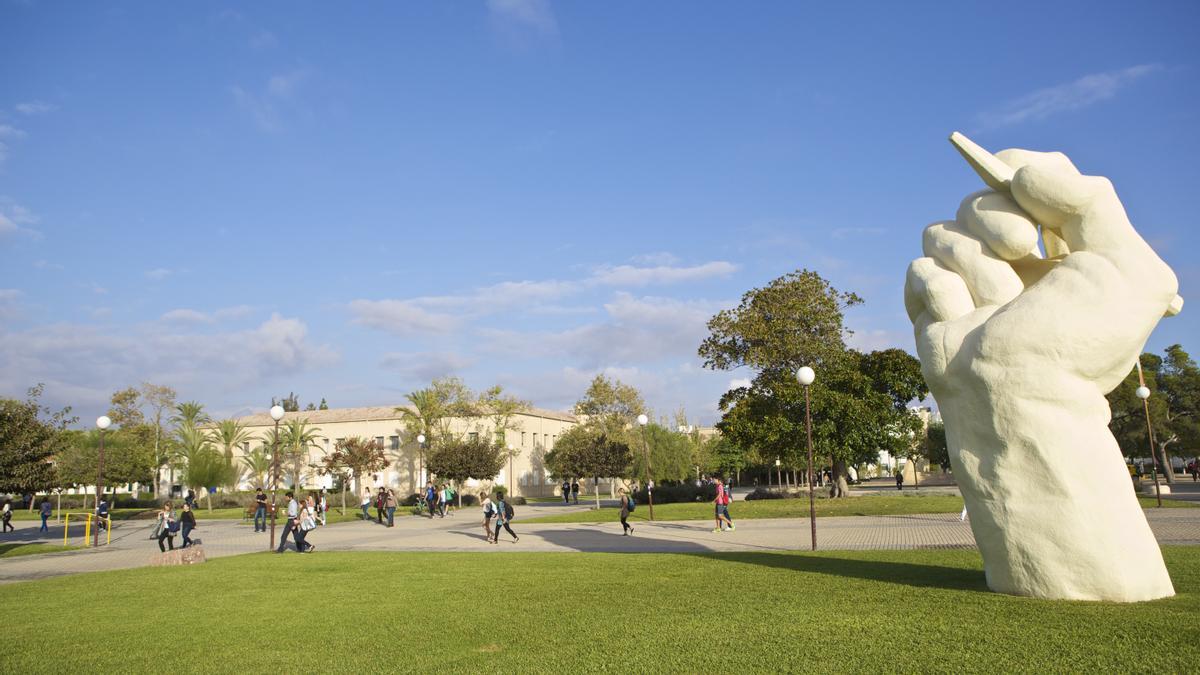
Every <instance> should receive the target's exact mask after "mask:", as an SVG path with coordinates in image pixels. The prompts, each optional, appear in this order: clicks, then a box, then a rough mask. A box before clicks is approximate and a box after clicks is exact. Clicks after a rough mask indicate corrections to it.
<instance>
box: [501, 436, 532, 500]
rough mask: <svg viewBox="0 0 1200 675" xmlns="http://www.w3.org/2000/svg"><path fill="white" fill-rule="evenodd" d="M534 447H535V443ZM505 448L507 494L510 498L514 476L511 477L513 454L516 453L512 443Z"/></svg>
mask: <svg viewBox="0 0 1200 675" xmlns="http://www.w3.org/2000/svg"><path fill="white" fill-rule="evenodd" d="M534 445H536V443H535V444H534ZM507 447H508V494H509V496H511V495H512V494H513V478H514V476H513V454H514V453H515V452H516V448H514V447H513V446H512V443H509V444H508V446H507Z"/></svg>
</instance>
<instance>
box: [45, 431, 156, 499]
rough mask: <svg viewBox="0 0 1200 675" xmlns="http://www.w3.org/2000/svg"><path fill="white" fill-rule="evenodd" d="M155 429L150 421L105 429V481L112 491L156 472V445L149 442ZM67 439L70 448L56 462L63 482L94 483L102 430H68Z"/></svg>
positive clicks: (75, 483) (98, 463) (146, 480)
mask: <svg viewBox="0 0 1200 675" xmlns="http://www.w3.org/2000/svg"><path fill="white" fill-rule="evenodd" d="M152 433H153V431H152V430H151V429H150V427H149V426H148V425H141V426H139V427H127V428H125V429H119V430H117V431H109V432H105V434H104V483H105V485H106V486H107V487H108V488H109V489H110V490H111V491H113V492H115V491H116V488H117V486H118V485H123V484H126V483H145V482H148V481H149V480H150V479H151V477H152V476H153V475H154V454H153V446H151V445H150V443H149V442H148V441H149V440H150V438H151V434H152ZM67 439H68V440H67V448H66V449H65V451H64V452H62V453H61V454H60V455H59V457H58V460H57V462H56V464H57V466H58V473H59V477H60V480H61V481H62V485H64V486H65V485H93V484H95V482H96V478H97V470H98V468H99V465H100V431H99V430H97V429H91V430H88V431H69V432H67ZM85 497H86V495H85Z"/></svg>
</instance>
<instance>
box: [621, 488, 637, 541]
mask: <svg viewBox="0 0 1200 675" xmlns="http://www.w3.org/2000/svg"><path fill="white" fill-rule="evenodd" d="M636 508H637V504H636V503H635V502H634V501H633V497H630V496H629V491H628V490H626V489H625V488H621V536H622V537H627V536H629V535H631V534H633V526H632V525H630V524H629V521H628V518H629V514H630V513H633V510H634V509H636Z"/></svg>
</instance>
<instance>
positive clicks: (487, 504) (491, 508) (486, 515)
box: [479, 492, 496, 544]
mask: <svg viewBox="0 0 1200 675" xmlns="http://www.w3.org/2000/svg"><path fill="white" fill-rule="evenodd" d="M479 503H480V504H482V505H483V533H484V534H485V535H487V541H488V543H489V544H490V543H492V518H495V517H496V505H495V504H492V498H491V497H489V496H488V493H486V492H480V493H479Z"/></svg>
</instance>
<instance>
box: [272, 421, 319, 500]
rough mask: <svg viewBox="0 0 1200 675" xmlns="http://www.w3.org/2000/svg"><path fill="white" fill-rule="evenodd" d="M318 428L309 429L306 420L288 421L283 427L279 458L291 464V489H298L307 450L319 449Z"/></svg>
mask: <svg viewBox="0 0 1200 675" xmlns="http://www.w3.org/2000/svg"><path fill="white" fill-rule="evenodd" d="M318 431H320V429H319V428H316V427H310V426H309V425H308V418H304V419H293V420H289V421H288V422H287V424H286V425H284V429H283V433H282V438H281V439H280V440H281V441H282V442H283V451H282V452H281V453H280V457H282V458H285V459H286V460H287V461H289V462H291V466H290V467H289V470H290V471H289V473H290V474H291V482H292V487H293V488H296V487H300V474H301V473H302V472H303V471H304V467H305V465H307V463H308V462H307V460H308V451H309V448H316V447H319V446H318V445H317V440H318V439H319V438H320V437H319V436H317V432H318Z"/></svg>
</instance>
